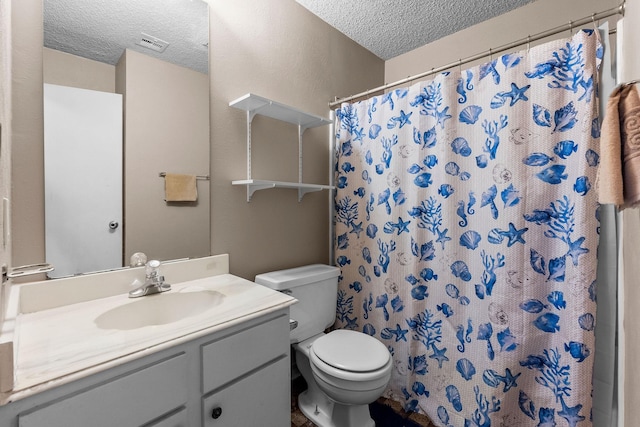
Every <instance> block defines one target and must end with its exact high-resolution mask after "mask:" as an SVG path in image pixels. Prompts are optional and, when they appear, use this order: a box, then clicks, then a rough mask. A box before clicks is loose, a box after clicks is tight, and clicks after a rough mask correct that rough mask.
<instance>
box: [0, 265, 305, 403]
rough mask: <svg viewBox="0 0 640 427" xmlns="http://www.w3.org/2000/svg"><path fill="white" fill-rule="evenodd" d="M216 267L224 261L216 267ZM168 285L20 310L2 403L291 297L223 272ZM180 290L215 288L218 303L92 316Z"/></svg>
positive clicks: (284, 304)
mask: <svg viewBox="0 0 640 427" xmlns="http://www.w3.org/2000/svg"><path fill="white" fill-rule="evenodd" d="M187 262H188V261H187ZM227 265H228V264H227ZM221 271H224V268H223V269H222V270H219V271H215V272H214V273H219V272H221ZM171 285H172V290H171V291H169V292H166V293H162V294H158V295H151V296H144V297H140V298H133V299H132V298H129V297H128V294H127V293H120V294H117V295H112V296H108V297H103V298H98V299H89V300H87V301H81V302H75V303H73V304H68V305H58V306H56V307H52V308H45V309H41V310H37V311H32V312H21V313H19V314H18V315H17V316H16V318H15V326H14V331H13V335H14V336H13V346H14V384H13V390H12V391H11V392H9V393H3V394H2V395H0V404H6V403H8V402H11V401H15V400H17V399H21V398H24V397H27V396H30V395H32V394H35V393H38V392H41V391H43V390H46V389H49V388H51V387H55V386H58V385H61V384H64V383H67V382H70V381H73V380H76V379H79V378H82V377H85V376H87V375H91V374H93V373H96V372H99V371H102V370H105V369H108V368H110V367H112V366H115V365H118V364H121V363H125V362H127V361H130V360H133V359H136V358H139V357H143V356H145V355H148V354H151V353H154V352H156V351H159V350H162V349H165V348H169V347H172V346H174V345H177V344H180V343H183V342H186V341H189V340H192V339H195V338H198V337H200V336H204V335H207V334H210V333H213V332H216V331H220V330H223V329H225V328H228V327H231V326H233V325H236V324H239V323H242V322H244V321H247V320H250V319H252V318H255V317H258V316H262V315H265V314H268V313H270V312H274V311H277V310H279V309H282V308H285V307H288V306H290V305H291V304H293V303H295V302H296V300H295V299H294V298H291V297H289V296H286V295H284V294H282V293H280V292H276V291H273V290H271V289H269V288H267V287H264V286H261V285H257V284H255V283H253V282H251V281H248V280H245V279H242V278H240V277H237V276H234V275H231V274H228V273H221V274H215V275H212V276H209V277H203V278H198V279H194V280H186V281H182V282H178V283H171ZM184 292H208V293H214V294H215V295H216V299H217V301H218V302H217V303H216V304H215V305H212V306H211V308H207V309H205V310H204V311H202V312H200V313H198V314H194V315H190V316H188V317H185V318H180V319H179V320H177V321H174V322H171V323H167V324H156V325H149V326H143V327H138V328H133V329H127V330H122V329H107V328H105V326H104V325H101V324H100V322H99V321H96V319H98V318H99V317H100V315H102V314H104V313H108V312H109V311H110V310H112V309H115V308H117V307H120V306H123V305H126V304H136V303H140V302H141V300H143V299H153V300H145V301H144V303H145V304H148V303H149V302H151V301H159V298H163V297H165V296H166V295H169V294H171V293H184ZM147 301H149V302H147ZM23 311H24V310H23ZM119 323H122V322H119Z"/></svg>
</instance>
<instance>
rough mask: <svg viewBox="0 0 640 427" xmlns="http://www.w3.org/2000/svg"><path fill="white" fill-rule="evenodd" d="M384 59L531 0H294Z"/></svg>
mask: <svg viewBox="0 0 640 427" xmlns="http://www.w3.org/2000/svg"><path fill="white" fill-rule="evenodd" d="M296 1H297V2H298V3H300V4H301V5H302V6H304V7H306V8H307V9H309V10H310V11H311V12H313V13H314V14H315V15H317V16H318V17H320V18H321V19H322V20H324V21H326V22H327V23H328V24H329V25H331V26H333V27H335V28H336V29H337V30H339V31H340V32H342V33H344V34H345V35H347V36H348V37H349V38H351V39H352V40H354V41H355V42H356V43H358V44H360V45H361V46H363V47H365V48H366V49H368V50H369V51H371V52H373V53H374V54H375V55H377V56H379V57H380V58H382V59H384V60H387V59H391V58H393V57H395V56H398V55H401V54H403V53H406V52H408V51H410V50H413V49H416V48H418V47H420V46H423V45H425V44H427V43H430V42H432V41H435V40H438V39H440V38H442V37H444V36H447V35H449V34H453V33H455V32H457V31H460V30H462V29H464V28H467V27H470V26H472V25H475V24H478V23H480V22H482V21H486V20H487V19H491V18H494V17H496V16H498V15H501V14H503V13H506V12H509V11H510V10H513V9H516V8H517V7H520V6H523V5H525V4H527V3H531V2H532V1H534V0H296Z"/></svg>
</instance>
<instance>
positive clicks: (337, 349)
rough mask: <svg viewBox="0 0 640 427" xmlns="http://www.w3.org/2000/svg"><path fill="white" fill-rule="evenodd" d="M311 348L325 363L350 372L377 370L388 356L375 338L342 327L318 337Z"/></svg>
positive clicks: (383, 364) (387, 359) (385, 362)
mask: <svg viewBox="0 0 640 427" xmlns="http://www.w3.org/2000/svg"><path fill="white" fill-rule="evenodd" d="M311 349H312V351H313V352H314V353H315V355H316V356H318V358H319V359H320V360H322V361H323V362H324V363H326V364H327V365H330V366H333V367H334V368H337V369H342V370H344V371H351V372H369V371H375V370H378V369H380V368H382V367H384V366H385V365H386V364H387V362H388V361H389V357H390V355H389V350H387V347H385V345H384V344H382V343H381V342H380V341H378V340H377V339H375V338H373V337H370V336H369V335H367V334H364V333H362V332H356V331H347V330H344V329H339V330H336V331H333V332H330V333H328V334H327V335H325V336H323V337H320V338H318V339H317V340H315V341H314V343H313V346H312V347H311Z"/></svg>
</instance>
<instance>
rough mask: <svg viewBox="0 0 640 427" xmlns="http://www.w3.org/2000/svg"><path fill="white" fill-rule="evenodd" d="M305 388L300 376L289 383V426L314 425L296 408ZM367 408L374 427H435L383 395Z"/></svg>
mask: <svg viewBox="0 0 640 427" xmlns="http://www.w3.org/2000/svg"><path fill="white" fill-rule="evenodd" d="M305 388H306V384H305V382H304V379H302V377H299V378H297V379H296V380H294V381H293V382H292V383H291V427H315V424H313V423H312V422H311V421H309V420H308V419H307V418H306V417H305V416H304V415H303V414H302V412H301V411H300V409H298V405H297V401H298V399H297V397H298V394H300V393H301V392H302V391H303V390H304V389H305ZM369 408H370V411H371V418H373V420H374V421H375V422H376V427H435V426H434V425H433V424H432V423H431V421H430V420H429V418H428V417H427V416H425V415H421V414H415V413H411V414H407V413H406V412H404V411H403V410H402V407H401V406H400V404H399V403H397V402H394V401H393V400H389V399H386V398H384V397H381V398H380V399H378V400H377V401H376V402H374V403H372V404H371V405H370V406H369Z"/></svg>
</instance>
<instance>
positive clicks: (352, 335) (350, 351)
mask: <svg viewBox="0 0 640 427" xmlns="http://www.w3.org/2000/svg"><path fill="white" fill-rule="evenodd" d="M294 348H295V350H296V363H297V365H298V369H299V370H300V372H301V374H302V376H303V377H304V379H305V380H306V382H307V385H308V389H307V390H306V391H305V392H303V393H302V394H301V395H300V396H299V398H298V399H299V401H298V406H299V407H300V410H301V411H302V413H303V414H305V416H306V417H307V418H309V419H310V420H311V421H313V422H314V423H315V424H316V425H318V426H319V427H374V426H375V423H374V422H373V420H372V419H371V416H370V415H369V406H368V405H369V403H372V402H374V401H375V400H376V399H377V398H378V397H380V396H381V395H382V393H383V392H384V390H385V388H386V386H387V384H388V383H389V380H390V379H391V367H392V359H391V355H390V354H389V351H388V350H387V348H386V347H385V346H384V345H383V344H382V343H381V342H379V341H378V340H376V339H375V338H372V337H370V336H368V335H366V334H363V333H361V332H355V331H347V330H336V331H333V332H330V333H329V334H326V335H325V334H321V335H317V336H315V337H312V338H310V339H308V340H305V341H303V342H301V343H299V344H296V345H294Z"/></svg>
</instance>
